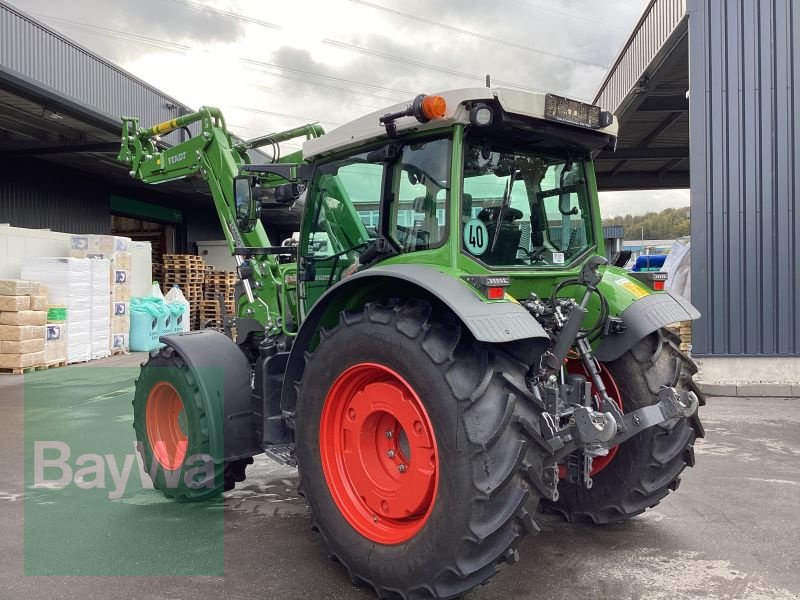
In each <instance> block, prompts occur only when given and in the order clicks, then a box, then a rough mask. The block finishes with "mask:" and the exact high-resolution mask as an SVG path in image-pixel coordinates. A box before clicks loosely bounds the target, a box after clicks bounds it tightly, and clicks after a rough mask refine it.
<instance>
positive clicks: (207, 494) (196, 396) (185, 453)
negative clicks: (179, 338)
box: [133, 346, 253, 502]
mask: <svg viewBox="0 0 800 600" xmlns="http://www.w3.org/2000/svg"><path fill="white" fill-rule="evenodd" d="M214 422H215V419H213V418H212V416H211V415H208V414H207V408H206V404H205V402H204V401H203V398H202V397H201V391H200V389H199V387H198V385H197V380H196V378H195V376H194V375H193V373H192V372H191V369H189V367H188V366H187V365H186V362H185V361H184V360H183V358H182V357H181V356H180V354H178V353H177V352H176V351H175V349H174V348H172V347H170V346H166V347H164V348H161V349H160V350H157V351H154V352H152V353H151V354H150V358H149V360H148V361H147V362H146V363H145V364H144V365H142V370H141V373H140V374H139V378H138V379H137V380H136V392H135V394H134V398H133V429H134V430H135V432H136V439H137V447H138V450H139V454H140V455H141V457H142V464H143V465H144V470H145V471H146V472H147V473H148V475H149V476H150V478H151V480H152V481H153V487H155V488H156V489H157V490H160V491H162V492H163V493H164V495H165V496H167V497H168V498H174V499H175V500H177V501H179V502H187V501H202V500H208V499H209V498H212V497H214V496H217V495H219V494H220V493H221V492H222V491H227V490H230V489H233V487H234V486H235V485H236V482H239V481H244V479H245V469H246V468H247V465H248V464H251V463H252V462H253V459H252V458H244V459H240V460H236V461H230V462H227V463H221V462H218V461H216V462H215V461H214V460H213V458H214V457H215V455H217V454H220V453H221V450H219V449H214V448H212V447H211V439H210V437H209V427H210V426H212V425H213V423H214Z"/></svg>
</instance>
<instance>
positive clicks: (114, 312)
mask: <svg viewBox="0 0 800 600" xmlns="http://www.w3.org/2000/svg"><path fill="white" fill-rule="evenodd" d="M130 307H131V305H130V302H114V303H113V304H112V305H111V316H112V317H126V316H128V313H130V310H131V308H130Z"/></svg>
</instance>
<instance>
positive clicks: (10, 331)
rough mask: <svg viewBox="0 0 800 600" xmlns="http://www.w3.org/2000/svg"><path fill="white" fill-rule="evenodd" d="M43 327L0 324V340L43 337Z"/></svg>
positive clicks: (11, 340)
mask: <svg viewBox="0 0 800 600" xmlns="http://www.w3.org/2000/svg"><path fill="white" fill-rule="evenodd" d="M44 335H45V328H44V326H39V325H0V340H4V341H8V342H21V341H22V340H34V339H40V338H41V339H44Z"/></svg>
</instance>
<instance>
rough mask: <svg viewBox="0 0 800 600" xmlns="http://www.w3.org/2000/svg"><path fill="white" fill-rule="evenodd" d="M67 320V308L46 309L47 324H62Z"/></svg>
mask: <svg viewBox="0 0 800 600" xmlns="http://www.w3.org/2000/svg"><path fill="white" fill-rule="evenodd" d="M66 320H67V308H66V307H64V306H60V307H53V308H48V309H47V322H48V323H64V322H66Z"/></svg>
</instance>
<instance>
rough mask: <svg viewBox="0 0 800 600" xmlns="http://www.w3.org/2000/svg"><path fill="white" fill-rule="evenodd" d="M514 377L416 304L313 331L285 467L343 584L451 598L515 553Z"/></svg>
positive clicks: (522, 493)
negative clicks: (294, 465) (293, 462)
mask: <svg viewBox="0 0 800 600" xmlns="http://www.w3.org/2000/svg"><path fill="white" fill-rule="evenodd" d="M525 371H526V367H525V366H524V365H522V364H520V363H518V362H516V361H514V360H513V359H512V358H511V357H509V356H507V355H505V354H502V353H501V352H499V351H496V350H495V349H494V348H493V347H492V346H490V345H486V344H481V343H479V342H476V341H475V340H474V339H473V338H472V337H471V336H470V335H469V333H468V332H467V331H466V330H465V329H464V328H463V327H462V325H461V322H460V321H459V320H458V319H457V318H456V317H455V316H454V315H452V313H450V312H449V311H447V310H446V309H439V310H437V307H434V306H432V305H431V304H430V303H428V302H424V301H421V300H406V301H403V302H397V303H391V304H388V305H381V304H368V305H367V306H366V307H365V308H364V309H363V311H358V312H347V313H342V315H341V317H340V321H339V324H338V325H337V326H336V327H334V328H332V329H330V330H323V331H322V333H321V336H320V343H319V345H318V346H317V348H316V349H315V351H314V353H313V354H311V355H309V357H308V363H307V366H306V369H305V372H304V373H303V379H302V382H301V384H300V387H299V390H298V406H297V413H296V434H297V450H296V453H297V462H298V467H299V470H300V480H301V487H302V490H303V493H304V494H305V497H306V500H307V502H308V505H309V507H310V509H311V515H312V523H313V526H314V527H315V528H316V529H318V530H319V532H320V533H321V534H322V536H323V537H324V539H325V541H326V543H327V545H328V548H329V549H330V552H331V555H332V557H333V558H335V559H337V560H338V561H340V562H341V563H343V564H344V566H345V567H346V568H347V570H348V572H349V574H350V577H351V579H352V580H353V581H354V583H356V584H361V583H365V584H368V585H370V586H371V587H373V588H374V589H375V591H376V592H377V593H378V595H379V596H380V597H381V598H384V597H400V598H403V599H404V600H409V599H417V598H419V599H432V598H452V597H456V596H459V595H461V594H463V593H464V592H466V591H467V590H469V589H471V588H472V587H474V586H476V585H478V584H481V583H483V582H485V581H486V580H487V579H489V578H490V577H491V576H492V575H494V574H495V572H496V571H497V565H498V564H499V563H503V562H513V561H514V560H516V556H517V555H516V547H517V544H518V543H519V541H520V540H521V538H522V536H523V535H524V534H525V533H526V532H528V531H530V530H534V529H535V528H536V526H535V524H534V521H533V515H534V512H535V510H536V508H537V505H538V502H539V500H540V495H539V493H538V492H537V491H536V490H535V489H534V488H533V486H532V485H531V484H530V483H529V482H528V480H527V477H526V471H527V468H528V467H529V466H530V464H531V463H530V462H529V460H535V461H536V460H538V461H540V460H541V457H532V456H531V454H532V453H534V452H538V450H537V449H536V448H537V445H536V443H535V442H534V441H533V440H532V439H529V437H528V433H527V430H526V428H525V427H523V426H522V424H521V422H520V421H521V418H522V417H521V415H522V414H523V413H526V411H529V410H530V408H529V407H528V406H527V403H528V402H529V399H528V397H527V394H526V391H525V390H526V388H525V384H524V375H525ZM525 416H526V417H527V416H528V415H527V413H526V414H525Z"/></svg>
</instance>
